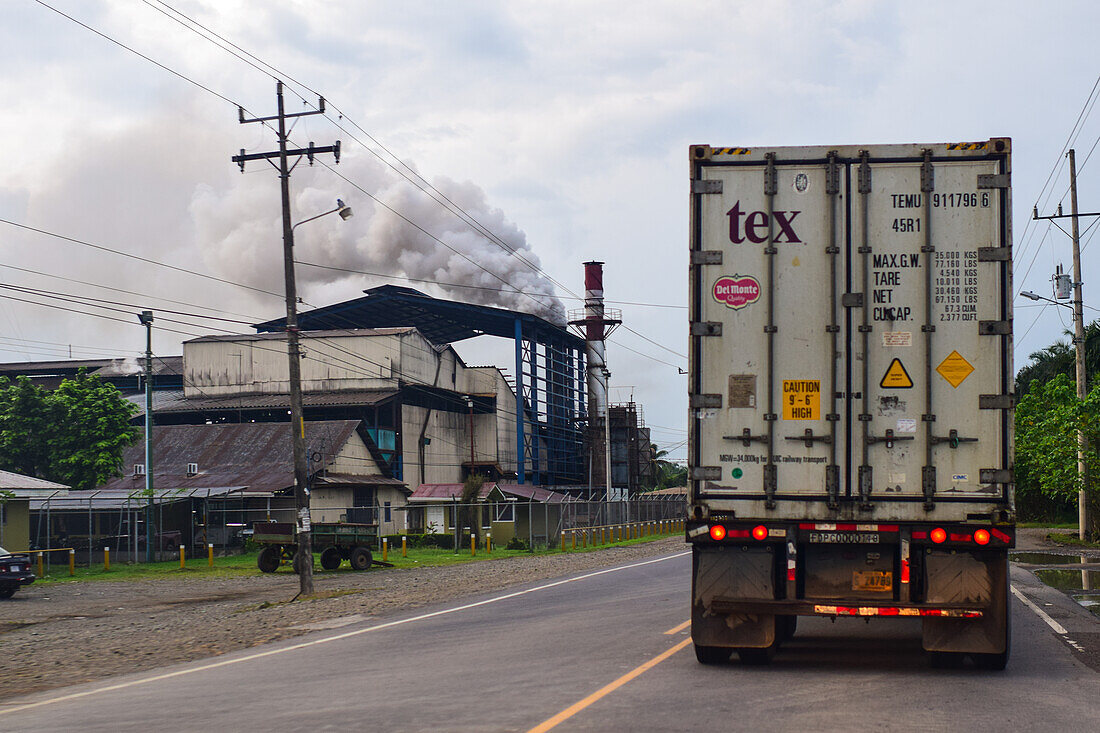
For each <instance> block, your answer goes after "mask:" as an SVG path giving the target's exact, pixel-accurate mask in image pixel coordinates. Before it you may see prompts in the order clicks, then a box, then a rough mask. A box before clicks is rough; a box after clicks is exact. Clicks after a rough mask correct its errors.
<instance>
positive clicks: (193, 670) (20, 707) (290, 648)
mask: <svg viewBox="0 0 1100 733" xmlns="http://www.w3.org/2000/svg"><path fill="white" fill-rule="evenodd" d="M690 554H691V553H690V552H678V553H676V554H675V555H668V556H666V557H659V558H657V559H656V560H645V561H643V562H636V563H633V564H631V565H622V566H619V567H614V568H607V569H606V570H597V571H596V572H594V573H587V574H585V575H578V576H577V577H575V578H566V579H565V580H557V581H554V582H553V583H547V584H545V585H540V586H536V587H534V588H528V589H527V590H520V591H515V592H513V593H505V594H504V595H502V596H495V597H493V598H486V599H485V600H483V601H477V602H476V603H467V604H466V605H464V606H456V607H454V608H444V609H442V610H439V611H432V612H431V613H424V614H421V615H419V616H413V617H412V618H405V619H399V620H397V621H388V622H386V623H384V624H376V625H375V626H368V627H367V628H365V629H356V630H355V631H345V632H344V633H342V634H335V635H333V636H326V637H324V638H322V639H314V640H313V641H306V642H302V643H301V644H293V645H291V646H287V647H281V648H279V649H269V650H267V651H265V652H257V653H256V654H248V655H246V656H243V657H236V658H234V659H223V660H222V661H220V662H212V663H210V664H204V665H201V666H199V667H191V668H189V669H180V670H176V671H175V672H167V673H165V674H158V675H153V676H152V677H144V678H142V679H137V680H130V681H129V682H120V683H118V684H115V685H108V686H107V687H97V688H95V689H94V690H85V691H84V692H74V693H71V694H68V695H61V696H59V697H53V698H50V699H48V700H40V701H38V702H32V703H26V704H24V705H16V706H14V707H11V708H6V709H0V715H7V714H8V713H15V712H19V711H21V710H30V709H31V708H37V707H42V706H43V705H51V704H53V703H57V702H67V701H69V700H77V699H79V698H82V697H88V696H90V695H96V694H99V693H103V692H113V691H115V690H124V689H126V688H128V687H137V686H138V685H144V684H147V683H149V682H159V681H161V680H167V679H172V678H173V677H182V676H184V675H188V674H194V673H196V672H205V671H207V670H211V669H217V668H218V667H228V666H229V665H231V664H239V663H241V662H250V661H252V660H253V659H262V658H264V657H271V656H275V655H276V654H285V653H286V652H292V651H296V650H298V649H305V648H306V647H311V646H318V645H320V644H328V643H329V642H332V641H339V640H341V639H347V638H349V637H352V636H359V635H360V634H366V633H369V632H371V631H380V630H382V629H388V628H392V627H394V626H401V625H403V624H411V623H413V622H415V621H423V620H425V619H429V618H435V617H436V616H445V615H447V614H451V613H458V612H459V611H466V610H468V609H471V608H477V607H478V606H487V605H489V604H490V603H499V602H500V601H506V600H508V599H509V598H517V597H519V596H525V595H527V594H528V593H536V592H538V591H541V590H547V589H549V588H556V587H557V586H559V585H565V584H567V583H575V582H577V581H578V580H587V579H588V578H595V577H596V576H598V575H606V574H607V573H615V572H618V571H620V570H630V569H631V568H638V567H642V566H643V565H652V564H653V563H658V562H664V561H665V560H674V559H676V558H678V557H683V556H684V555H690ZM1013 590H1015V589H1013ZM1040 613H1041V611H1040Z"/></svg>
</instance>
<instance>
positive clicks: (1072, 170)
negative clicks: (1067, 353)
mask: <svg viewBox="0 0 1100 733" xmlns="http://www.w3.org/2000/svg"><path fill="white" fill-rule="evenodd" d="M1069 213H1070V217H1071V218H1070V222H1071V224H1072V226H1073V228H1072V229H1070V231H1071V232H1072V239H1073V344H1074V347H1073V352H1074V354H1075V355H1076V362H1077V364H1076V366H1077V401H1078V402H1084V400H1085V394H1086V390H1087V387H1086V384H1085V307H1084V300H1083V299H1082V296H1081V285H1082V283H1081V231H1080V227H1079V226H1078V216H1079V214H1078V213H1077V159H1076V158H1075V157H1074V151H1073V148H1070V151H1069ZM1086 440H1087V439H1086V438H1085V431H1084V430H1083V429H1082V428H1080V427H1078V428H1077V477H1078V479H1079V480H1080V481H1081V489H1080V491H1079V493H1078V494H1077V522H1078V530H1077V536H1078V537H1080V538H1081V539H1082V540H1084V539H1085V538H1086V537H1087V535H1088V521H1089V497H1088V492H1087V491H1085V479H1086V478H1087V476H1088V467H1087V466H1086V465H1085V451H1086V449H1087V448H1088V443H1087V442H1086Z"/></svg>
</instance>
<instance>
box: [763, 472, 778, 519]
mask: <svg viewBox="0 0 1100 733" xmlns="http://www.w3.org/2000/svg"><path fill="white" fill-rule="evenodd" d="M778 487H779V476H778V466H776V465H775V464H774V463H765V464H764V506H765V507H766V508H768V509H775V492H776V489H777V488H778Z"/></svg>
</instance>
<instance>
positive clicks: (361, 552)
mask: <svg viewBox="0 0 1100 733" xmlns="http://www.w3.org/2000/svg"><path fill="white" fill-rule="evenodd" d="M372 561H373V558H371V554H370V550H368V549H367V548H366V547H362V546H360V547H356V548H354V549H353V550H352V551H351V556H350V557H348V562H350V563H351V569H352V570H366V569H367V568H369V567H370V566H371V562H372Z"/></svg>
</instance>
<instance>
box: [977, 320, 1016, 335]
mask: <svg viewBox="0 0 1100 733" xmlns="http://www.w3.org/2000/svg"><path fill="white" fill-rule="evenodd" d="M1011 334H1012V321H978V335H979V336H1009V335H1011Z"/></svg>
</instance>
